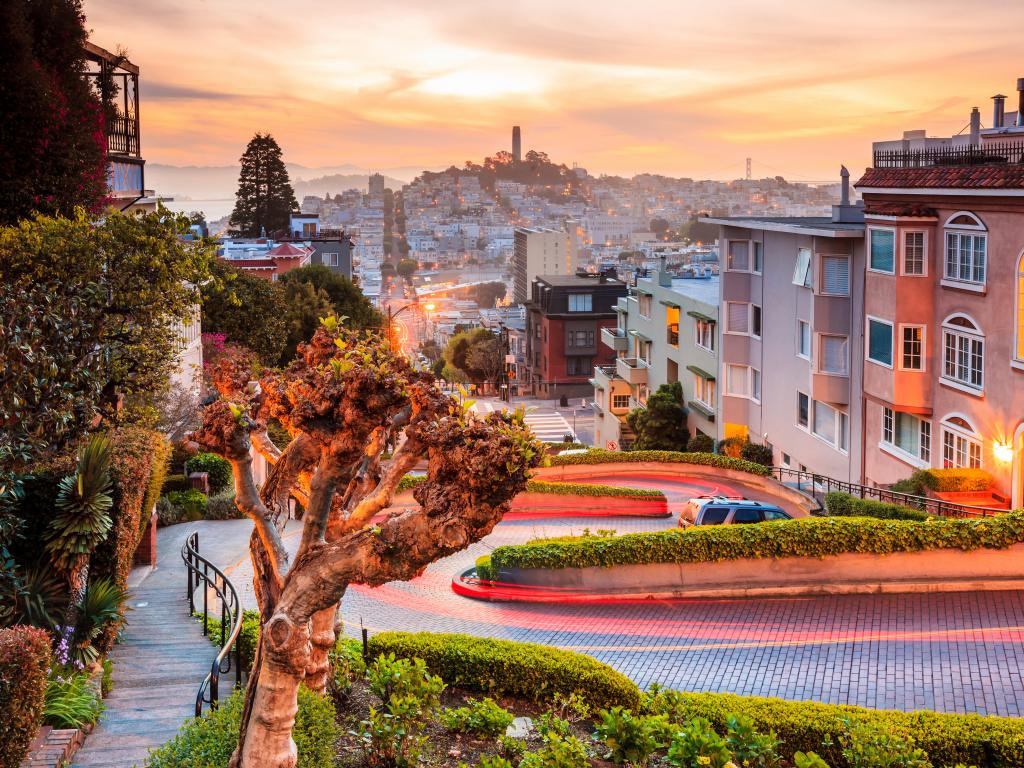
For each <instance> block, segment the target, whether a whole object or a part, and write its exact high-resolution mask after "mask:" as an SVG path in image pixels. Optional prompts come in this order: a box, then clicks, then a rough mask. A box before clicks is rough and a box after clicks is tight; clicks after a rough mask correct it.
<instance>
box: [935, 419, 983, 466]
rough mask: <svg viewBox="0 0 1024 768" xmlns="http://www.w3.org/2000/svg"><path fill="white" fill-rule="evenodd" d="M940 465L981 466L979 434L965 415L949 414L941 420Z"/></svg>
mask: <svg viewBox="0 0 1024 768" xmlns="http://www.w3.org/2000/svg"><path fill="white" fill-rule="evenodd" d="M942 466H943V467H967V468H970V469H980V468H981V435H979V434H978V431H977V430H976V429H975V428H974V425H973V424H971V422H970V421H968V420H967V417H966V416H962V415H960V414H950V415H949V416H946V418H944V419H943V420H942Z"/></svg>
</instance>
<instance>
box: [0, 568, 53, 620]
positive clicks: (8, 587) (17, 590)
mask: <svg viewBox="0 0 1024 768" xmlns="http://www.w3.org/2000/svg"><path fill="white" fill-rule="evenodd" d="M7 567H8V569H9V570H8V572H7V575H8V578H7V579H5V580H4V581H2V582H0V627H12V626H15V625H16V624H26V625H28V626H32V627H39V628H40V629H52V628H53V627H55V626H57V624H59V623H60V620H61V611H63V610H64V608H65V607H66V605H67V602H68V596H67V585H66V584H65V582H64V581H63V580H61V579H59V578H58V577H57V576H56V575H55V574H54V572H53V568H52V567H51V565H50V563H49V561H48V560H47V559H45V558H44V559H42V560H40V561H39V562H37V563H36V564H35V565H33V566H32V567H30V568H20V567H18V566H17V565H15V564H14V561H13V560H8V561H7ZM3 607H6V608H7V610H6V611H4V610H3Z"/></svg>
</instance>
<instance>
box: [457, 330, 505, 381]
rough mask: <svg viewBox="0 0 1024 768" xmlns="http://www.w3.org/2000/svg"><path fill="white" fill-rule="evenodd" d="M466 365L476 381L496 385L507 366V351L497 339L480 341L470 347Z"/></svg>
mask: <svg viewBox="0 0 1024 768" xmlns="http://www.w3.org/2000/svg"><path fill="white" fill-rule="evenodd" d="M466 364H467V365H468V366H469V369H468V371H467V373H469V375H470V376H471V377H472V378H473V380H474V381H481V382H485V383H487V384H496V383H497V381H498V377H499V376H501V371H502V369H503V368H504V366H505V350H504V349H502V346H501V342H500V341H498V339H497V338H490V339H479V340H477V341H476V342H475V343H474V344H473V345H472V346H470V348H469V351H468V352H467V354H466Z"/></svg>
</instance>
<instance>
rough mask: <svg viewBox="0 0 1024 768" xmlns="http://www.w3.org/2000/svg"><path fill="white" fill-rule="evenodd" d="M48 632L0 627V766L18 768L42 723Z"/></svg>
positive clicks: (48, 657) (47, 667) (48, 654)
mask: <svg viewBox="0 0 1024 768" xmlns="http://www.w3.org/2000/svg"><path fill="white" fill-rule="evenodd" d="M50 662H51V655H50V636H49V634H47V633H46V632H45V631H44V630H42V629H36V628H35V627H23V626H22V627H11V628H10V629H0V768H18V766H19V765H21V761H22V759H23V758H24V757H25V755H26V754H28V747H29V744H30V743H31V742H32V737H34V736H35V735H36V729H37V728H38V727H39V726H40V725H41V724H42V719H43V702H44V697H45V694H46V673H47V670H48V669H49V667H50Z"/></svg>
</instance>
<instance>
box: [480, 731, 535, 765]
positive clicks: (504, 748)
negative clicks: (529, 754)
mask: <svg viewBox="0 0 1024 768" xmlns="http://www.w3.org/2000/svg"><path fill="white" fill-rule="evenodd" d="M525 751H526V742H525V741H523V740H522V739H516V738H513V737H511V736H499V737H498V754H499V755H500V756H501V757H502V758H506V759H508V760H514V761H515V762H516V764H518V763H519V758H520V757H522V754H523V753H524V752H525ZM499 759H500V758H499ZM481 765H482V759H481Z"/></svg>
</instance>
